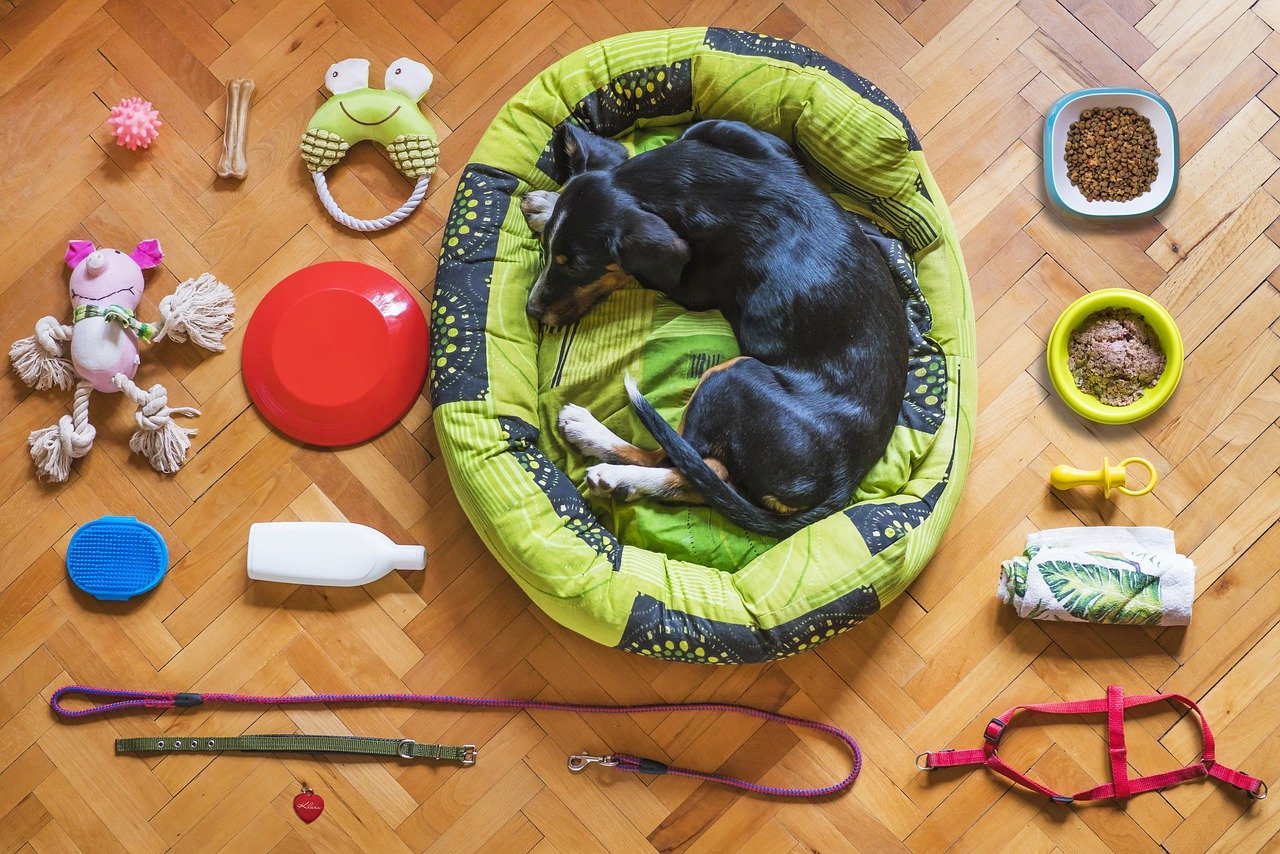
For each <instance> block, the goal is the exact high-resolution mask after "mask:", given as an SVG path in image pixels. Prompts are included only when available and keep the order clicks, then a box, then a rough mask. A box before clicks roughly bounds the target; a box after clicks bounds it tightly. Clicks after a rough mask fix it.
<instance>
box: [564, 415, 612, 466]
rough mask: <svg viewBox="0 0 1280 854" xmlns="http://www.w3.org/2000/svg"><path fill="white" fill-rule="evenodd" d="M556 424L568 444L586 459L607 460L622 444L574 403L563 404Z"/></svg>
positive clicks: (593, 417)
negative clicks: (584, 455) (586, 457)
mask: <svg viewBox="0 0 1280 854" xmlns="http://www.w3.org/2000/svg"><path fill="white" fill-rule="evenodd" d="M556 423H557V424H558V425H559V427H560V433H561V434H562V435H563V436H564V437H565V439H567V440H568V441H569V444H571V445H573V446H574V447H575V448H577V449H578V450H579V451H582V453H584V454H586V455H587V456H588V457H595V458H596V459H607V458H608V457H609V455H610V453H611V452H612V451H613V450H614V449H616V448H617V447H618V446H619V445H621V444H623V442H622V440H621V439H619V438H618V437H617V436H615V435H614V434H613V431H611V430H610V429H609V428H608V427H606V426H604V425H603V424H601V423H600V422H599V421H598V420H597V419H596V417H595V416H594V415H592V414H591V413H590V412H588V411H587V409H586V408H585V407H582V406H578V404H576V403H568V404H565V407H564V409H561V410H560V417H559V418H558V419H557V420H556Z"/></svg>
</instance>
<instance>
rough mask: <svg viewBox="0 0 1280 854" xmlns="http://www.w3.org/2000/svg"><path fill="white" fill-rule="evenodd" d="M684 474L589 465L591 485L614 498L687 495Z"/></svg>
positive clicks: (588, 475) (651, 469)
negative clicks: (685, 493) (684, 487)
mask: <svg viewBox="0 0 1280 854" xmlns="http://www.w3.org/2000/svg"><path fill="white" fill-rule="evenodd" d="M684 484H685V481H684V477H683V476H682V475H681V474H680V472H678V471H676V470H675V469H669V468H662V467H653V466H623V465H615V464H613V463H600V464H599V465H594V466H592V467H591V468H589V469H587V488H588V489H590V490H591V491H592V492H594V493H595V494H596V495H602V496H608V497H611V498H612V499H613V500H614V501H639V500H640V499H641V498H658V499H663V500H672V499H679V498H681V497H683V494H684V489H683V486H684Z"/></svg>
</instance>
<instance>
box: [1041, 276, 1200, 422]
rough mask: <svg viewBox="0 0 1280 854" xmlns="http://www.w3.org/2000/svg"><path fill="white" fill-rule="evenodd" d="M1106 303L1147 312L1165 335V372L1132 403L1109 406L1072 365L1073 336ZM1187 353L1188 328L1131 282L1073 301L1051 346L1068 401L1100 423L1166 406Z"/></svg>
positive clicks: (1052, 372) (1055, 375) (1053, 372)
mask: <svg viewBox="0 0 1280 854" xmlns="http://www.w3.org/2000/svg"><path fill="white" fill-rule="evenodd" d="M1104 308H1127V309H1129V310H1130V311H1132V312H1134V313H1135V314H1140V315H1142V319H1143V320H1145V321H1146V322H1147V323H1148V324H1149V325H1150V326H1151V328H1152V329H1153V330H1155V333H1156V335H1157V336H1158V337H1159V339H1160V348H1161V349H1162V350H1164V355H1165V367H1164V373H1163V374H1161V375H1160V379H1159V380H1158V381H1157V382H1156V384H1155V386H1154V387H1152V388H1149V389H1147V390H1146V391H1144V392H1143V393H1142V397H1140V398H1138V399H1137V400H1135V401H1134V402H1133V403H1131V404H1129V405H1128V406H1108V405H1107V404H1105V403H1103V402H1102V401H1100V400H1098V398H1096V397H1094V396H1093V395H1091V394H1086V393H1085V392H1083V391H1081V390H1080V388H1079V387H1078V386H1077V385H1076V381H1075V379H1074V378H1073V377H1072V376H1071V371H1070V370H1069V369H1068V368H1067V339H1068V338H1070V337H1071V333H1072V332H1074V331H1075V330H1076V328H1077V327H1078V326H1080V324H1082V323H1084V321H1085V319H1086V318H1088V317H1089V315H1091V314H1093V313H1094V312H1098V311H1101V310H1103V309H1104ZM1182 357H1183V350H1182V333H1180V332H1179V331H1178V324H1177V323H1175V322H1174V320H1173V316H1172V315H1170V314H1169V312H1168V311H1166V310H1165V307H1164V306H1162V305H1160V303H1158V302H1156V301H1155V300H1153V299H1152V298H1151V297H1149V296H1147V295H1146V294H1142V293H1139V292H1138V291H1131V290H1128V289H1126V288H1106V289H1104V290H1100V291H1094V292H1093V293H1089V294H1085V295H1084V296H1082V297H1080V299H1078V300H1076V301H1075V302H1073V303H1071V305H1069V306H1067V310H1066V311H1064V312H1062V315H1061V316H1059V317H1058V321H1057V322H1056V323H1054V324H1053V331H1052V332H1050V333H1049V347H1048V349H1047V351H1046V358H1047V360H1048V364H1049V379H1050V380H1052V381H1053V387H1054V389H1056V390H1057V392H1058V396H1059V397H1061V398H1062V400H1063V402H1064V403H1066V404H1067V406H1070V407H1071V408H1072V409H1073V410H1075V411H1076V412H1078V413H1079V414H1081V415H1083V416H1084V417H1085V418H1088V419H1089V420H1090V421H1097V422H1098V423H1100V424H1129V423H1131V422H1134V421H1138V420H1140V419H1142V418H1146V417H1147V416H1148V415H1150V414H1151V413H1153V412H1155V411H1156V410H1157V409H1159V408H1160V407H1162V406H1164V405H1165V403H1166V402H1167V401H1168V400H1169V398H1170V397H1172V396H1173V391H1174V389H1176V388H1177V387H1178V380H1180V379H1182Z"/></svg>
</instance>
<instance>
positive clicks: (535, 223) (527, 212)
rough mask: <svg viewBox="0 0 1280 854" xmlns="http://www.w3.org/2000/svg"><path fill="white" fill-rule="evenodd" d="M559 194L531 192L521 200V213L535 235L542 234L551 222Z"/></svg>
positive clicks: (539, 191)
mask: <svg viewBox="0 0 1280 854" xmlns="http://www.w3.org/2000/svg"><path fill="white" fill-rule="evenodd" d="M559 198H560V194H559V193H552V192H550V191H548V190H530V191H529V192H527V193H525V194H524V195H523V196H521V198H520V211H521V213H523V214H524V218H525V220H527V221H528V223H529V227H530V228H531V229H533V231H534V233H535V234H541V233H542V230H543V229H544V228H546V227H547V223H548V222H550V221H551V211H552V210H554V209H555V206H556V200H557V199H559Z"/></svg>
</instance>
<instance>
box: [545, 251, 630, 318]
mask: <svg viewBox="0 0 1280 854" xmlns="http://www.w3.org/2000/svg"><path fill="white" fill-rule="evenodd" d="M632 281H634V279H632V277H631V276H629V275H627V274H626V273H624V272H622V268H621V267H619V266H618V265H617V264H609V265H608V266H606V267H605V273H604V275H602V276H601V277H600V278H598V279H596V280H595V281H594V282H591V283H590V284H587V285H583V286H582V287H580V288H576V289H575V290H574V291H573V292H572V293H570V294H569V295H568V296H567V297H564V298H563V299H560V300H558V301H556V302H554V303H552V304H551V306H550V307H549V308H548V309H547V311H546V313H544V314H543V315H542V322H543V323H545V324H547V325H548V326H566V325H568V324H570V323H574V322H576V321H578V320H579V319H581V318H582V316H583V315H584V314H586V313H587V312H588V311H590V310H591V309H593V308H595V307H596V306H597V305H599V304H600V303H602V302H604V300H605V297H607V296H609V294H611V293H613V292H614V291H616V290H618V289H619V288H621V287H622V286H623V285H625V284H627V283H628V282H632Z"/></svg>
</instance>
